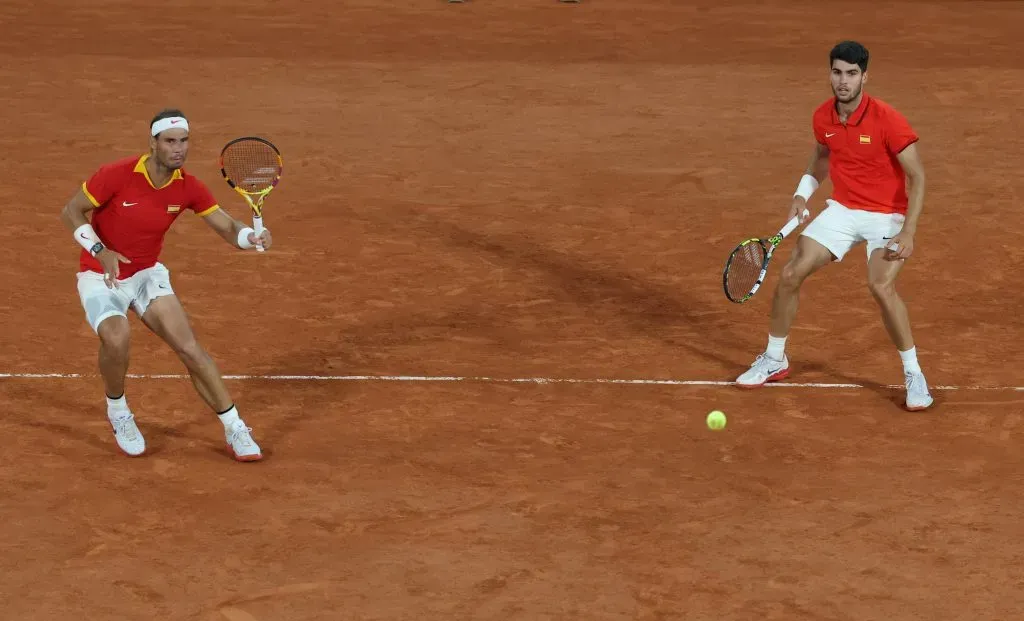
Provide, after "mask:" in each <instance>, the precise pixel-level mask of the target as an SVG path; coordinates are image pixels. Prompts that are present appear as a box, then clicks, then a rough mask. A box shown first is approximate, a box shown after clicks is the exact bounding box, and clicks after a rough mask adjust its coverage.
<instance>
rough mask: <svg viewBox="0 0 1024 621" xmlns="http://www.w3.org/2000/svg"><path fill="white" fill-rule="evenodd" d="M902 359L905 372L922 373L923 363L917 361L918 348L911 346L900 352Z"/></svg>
mask: <svg viewBox="0 0 1024 621" xmlns="http://www.w3.org/2000/svg"><path fill="white" fill-rule="evenodd" d="M900 359H902V360H903V372H904V373H920V372H921V365H920V364H918V362H917V348H916V347H911V348H910V349H908V350H907V351H901V352H900Z"/></svg>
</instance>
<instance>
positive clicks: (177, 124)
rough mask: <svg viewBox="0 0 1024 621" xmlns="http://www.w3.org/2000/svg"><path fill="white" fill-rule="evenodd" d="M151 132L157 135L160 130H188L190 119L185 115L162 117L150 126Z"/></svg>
mask: <svg viewBox="0 0 1024 621" xmlns="http://www.w3.org/2000/svg"><path fill="white" fill-rule="evenodd" d="M149 129H150V134H151V135H153V136H156V135H157V134H159V133H160V132H163V131H167V130H168V129H183V130H185V131H188V121H186V120H185V117H183V116H172V117H170V118H166V119H160V120H159V121H157V122H156V123H153V126H152V127H150V128H149Z"/></svg>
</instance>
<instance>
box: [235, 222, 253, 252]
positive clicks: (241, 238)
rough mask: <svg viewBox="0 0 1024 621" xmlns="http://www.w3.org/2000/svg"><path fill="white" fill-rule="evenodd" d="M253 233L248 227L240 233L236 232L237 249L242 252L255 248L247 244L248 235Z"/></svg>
mask: <svg viewBox="0 0 1024 621" xmlns="http://www.w3.org/2000/svg"><path fill="white" fill-rule="evenodd" d="M255 232H256V231H254V230H252V229H251V228H249V227H245V228H243V229H242V230H241V231H238V247H239V248H241V249H242V250H248V249H249V248H255V247H256V246H255V245H253V244H250V243H249V233H255Z"/></svg>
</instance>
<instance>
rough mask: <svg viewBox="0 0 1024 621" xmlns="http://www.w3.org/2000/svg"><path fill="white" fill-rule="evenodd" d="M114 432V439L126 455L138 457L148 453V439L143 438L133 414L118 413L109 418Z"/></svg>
mask: <svg viewBox="0 0 1024 621" xmlns="http://www.w3.org/2000/svg"><path fill="white" fill-rule="evenodd" d="M107 420H109V421H110V426H111V427H112V428H113V430H114V439H115V440H117V445H118V446H119V447H121V450H122V451H124V453H125V455H128V456H129V457H138V456H139V455H142V454H143V453H145V452H146V439H145V438H143V437H142V432H141V431H139V426H138V425H136V424H135V416H134V415H132V413H131V412H118V413H116V414H110V415H108V416H107Z"/></svg>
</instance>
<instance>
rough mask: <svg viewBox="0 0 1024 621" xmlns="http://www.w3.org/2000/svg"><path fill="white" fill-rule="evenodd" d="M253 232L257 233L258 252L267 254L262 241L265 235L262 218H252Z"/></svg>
mask: <svg viewBox="0 0 1024 621" xmlns="http://www.w3.org/2000/svg"><path fill="white" fill-rule="evenodd" d="M252 230H253V231H254V232H255V233H256V252H265V250H264V248H263V240H261V239H260V235H262V234H263V217H262V216H253V217H252Z"/></svg>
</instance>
